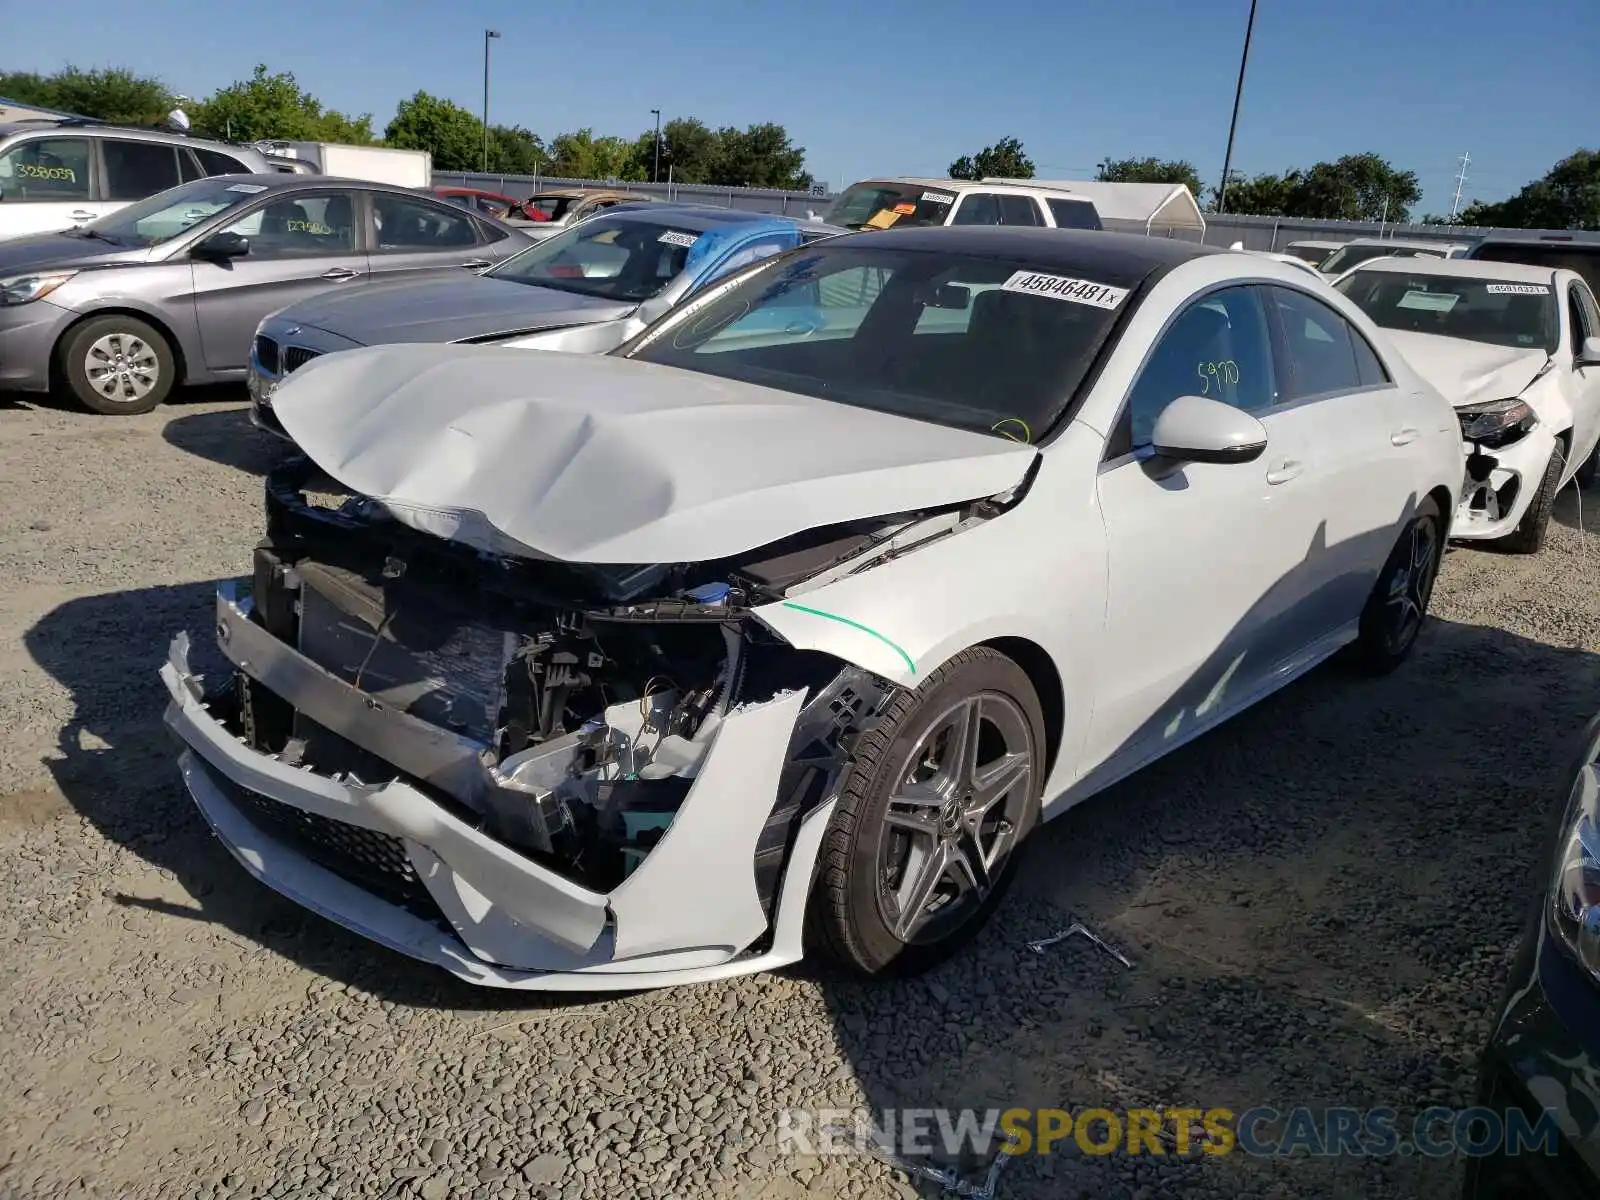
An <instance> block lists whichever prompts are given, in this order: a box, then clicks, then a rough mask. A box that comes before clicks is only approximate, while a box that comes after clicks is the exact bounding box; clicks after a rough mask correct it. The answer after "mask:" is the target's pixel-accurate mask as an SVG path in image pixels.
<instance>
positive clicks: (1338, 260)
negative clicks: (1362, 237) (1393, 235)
mask: <svg viewBox="0 0 1600 1200" xmlns="http://www.w3.org/2000/svg"><path fill="white" fill-rule="evenodd" d="M1444 256H1445V250H1444V249H1443V248H1442V247H1441V248H1440V249H1438V250H1432V249H1429V250H1424V249H1422V248H1421V247H1420V246H1393V245H1389V246H1383V245H1370V244H1369V245H1366V246H1356V245H1350V246H1341V247H1340V248H1339V249H1337V250H1335V251H1334V252H1333V253H1332V254H1330V255H1328V257H1327V258H1325V259H1323V260H1322V261H1321V262H1320V263H1319V264H1317V270H1319V271H1321V272H1322V273H1323V274H1324V275H1337V274H1338V273H1339V272H1340V271H1348V270H1349V269H1350V268H1351V267H1353V266H1355V265H1357V264H1358V263H1364V262H1368V261H1370V260H1371V259H1374V258H1443V257H1444Z"/></svg>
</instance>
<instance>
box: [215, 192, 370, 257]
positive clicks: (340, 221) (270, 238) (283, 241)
mask: <svg viewBox="0 0 1600 1200" xmlns="http://www.w3.org/2000/svg"><path fill="white" fill-rule="evenodd" d="M225 232H228V233H242V234H243V235H244V236H245V237H247V238H249V239H250V257H251V258H258V257H259V258H302V257H311V256H316V255H328V254H354V253H355V250H356V222H355V197H354V196H352V195H351V194H350V193H348V192H332V193H313V194H310V195H307V194H305V193H299V194H296V195H294V196H291V197H289V198H287V199H283V200H274V201H272V202H271V203H270V204H267V205H264V206H263V207H261V208H258V209H256V210H254V211H253V212H249V213H246V214H245V215H244V216H242V217H240V218H239V219H238V220H237V221H235V222H234V223H233V224H232V225H229V226H228V228H227V230H226V231H225Z"/></svg>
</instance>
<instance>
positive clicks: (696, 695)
mask: <svg viewBox="0 0 1600 1200" xmlns="http://www.w3.org/2000/svg"><path fill="white" fill-rule="evenodd" d="M998 511H1001V509H1000V508H999V507H996V506H994V505H993V504H990V503H988V502H978V503H976V504H967V505H963V506H952V507H950V508H949V509H947V510H943V511H939V512H931V513H912V514H902V515H898V516H894V517H888V518H878V519H873V520H867V521H861V522H855V523H852V524H851V525H849V526H844V527H841V526H835V527H832V528H829V529H824V530H816V531H812V532H810V533H807V534H805V535H802V536H800V537H795V538H790V539H786V540H785V541H784V542H783V543H781V544H778V545H775V546H768V547H764V548H762V549H760V550H757V551H754V552H752V553H751V554H749V555H746V556H743V557H741V559H740V560H739V561H736V562H729V561H724V562H715V563H681V564H650V565H642V566H637V567H633V566H611V565H604V566H598V565H583V564H571V563H565V562H559V561H555V560H536V559H529V558H522V557H509V556H496V555H492V554H489V553H486V552H483V551H480V550H476V549H473V548H470V547H467V546H465V545H462V544H459V543H455V542H451V541H447V540H444V539H442V538H439V537H435V536H433V535H430V534H426V533H421V532H418V531H417V530H415V529H412V528H410V527H408V526H406V525H404V524H401V523H400V522H398V521H395V520H393V519H392V518H390V517H389V516H388V514H387V513H386V512H384V510H383V509H382V506H381V505H379V504H377V503H375V502H374V501H372V500H371V499H369V498H366V497H363V496H360V495H354V494H350V493H349V492H347V491H345V490H344V489H342V488H341V487H340V485H338V484H336V483H334V482H333V481H332V480H330V479H328V478H327V477H326V476H325V475H323V474H322V472H321V471H320V470H319V469H318V468H316V467H315V466H314V465H313V464H312V463H311V462H310V461H309V460H307V459H294V460H291V461H289V462H287V463H285V464H283V465H282V466H281V467H279V468H278V469H277V470H276V471H274V473H273V474H272V475H271V476H270V477H269V480H268V486H267V536H266V537H265V539H264V540H263V541H262V542H261V544H260V545H259V546H258V547H257V549H256V551H255V563H254V577H253V581H252V588H251V604H250V607H249V618H248V619H249V621H250V622H251V623H253V624H255V625H258V626H260V627H262V628H263V629H264V630H265V631H266V633H268V634H270V635H271V636H272V638H273V639H276V642H277V643H281V644H283V645H286V646H289V647H292V648H294V649H295V650H297V651H298V652H299V655H300V656H303V658H304V659H308V660H310V661H311V662H312V663H314V664H316V666H317V667H320V668H321V670H322V671H325V672H327V673H328V674H330V675H332V676H334V677H335V678H336V679H337V680H339V681H342V684H343V685H349V686H348V688H341V689H340V695H341V698H340V699H339V701H338V703H334V702H332V701H330V700H328V699H327V697H326V696H323V697H321V699H322V700H323V703H321V705H320V707H319V705H318V704H317V703H312V702H310V692H311V691H314V690H315V689H309V690H308V689H307V688H306V687H305V686H301V685H298V684H297V685H294V686H284V687H283V688H281V689H277V690H275V687H276V680H277V678H278V677H277V676H275V675H274V674H273V673H272V671H271V670H270V668H267V669H264V668H263V667H262V665H261V662H260V660H261V658H262V655H261V654H260V653H259V652H258V653H257V654H256V656H255V657H256V662H255V663H253V664H242V665H250V666H251V669H250V670H249V671H246V670H240V671H238V672H237V673H236V675H235V677H234V680H233V681H232V685H231V693H230V695H228V696H226V697H223V700H224V701H225V707H227V708H228V710H229V712H230V714H231V718H232V719H231V722H230V723H231V724H234V725H236V727H237V729H238V730H239V733H240V736H241V737H242V738H243V739H244V740H245V741H246V743H247V744H249V745H250V746H251V747H252V748H253V749H256V750H259V751H261V752H263V753H267V754H271V755H273V756H275V757H276V758H278V759H279V760H280V761H283V762H285V763H287V764H289V765H292V766H296V767H302V768H305V769H310V770H314V771H316V772H317V773H319V774H323V775H328V776H330V777H333V778H336V779H340V780H343V781H347V782H352V783H363V784H377V783H383V782H387V781H390V780H392V779H395V778H397V777H403V778H406V779H408V780H409V781H411V782H413V783H416V784H420V785H423V786H426V787H427V788H428V789H429V791H430V793H431V794H432V795H434V796H435V798H436V799H438V800H439V801H440V802H441V803H444V804H447V805H449V806H450V807H451V808H452V810H453V811H455V812H456V813H457V815H458V816H460V817H462V819H464V820H468V821H471V822H472V823H473V824H474V825H475V826H477V827H479V828H481V829H482V830H484V831H485V832H487V833H488V834H490V835H491V836H493V837H495V838H496V839H498V840H500V841H502V842H503V843H505V844H506V845H508V846H510V847H513V848H514V849H516V850H517V851H518V852H520V853H523V854H526V855H528V856H529V857H531V858H533V859H535V860H536V861H539V862H541V863H543V864H544V865H546V866H548V867H551V868H553V869H555V870H557V871H559V872H560V873H562V874H563V875H565V876H567V877H568V878H571V879H573V880H574V881H575V882H577V883H580V884H582V885H583V886H585V887H590V888H594V889H597V890H603V889H608V888H611V887H614V886H616V885H617V884H618V883H620V882H621V881H622V880H623V879H625V878H626V877H627V876H628V875H629V874H630V873H631V872H632V871H633V870H634V869H635V868H636V867H637V866H638V864H639V863H640V862H642V861H643V859H644V857H645V855H647V854H648V853H649V851H650V849H651V847H653V846H654V845H655V844H656V843H657V842H658V841H659V840H660V839H661V838H662V837H663V836H664V835H665V833H666V831H667V829H668V828H669V827H670V825H671V823H672V820H673V816H674V814H675V813H676V812H677V810H678V808H679V806H680V805H681V804H682V803H683V801H684V798H685V796H686V795H687V794H688V791H689V788H690V786H691V783H692V781H693V780H694V778H695V776H696V773H697V771H698V769H699V766H700V763H701V762H702V760H703V759H704V758H705V756H706V754H707V752H708V750H709V748H710V745H711V742H712V740H713V739H714V736H715V733H716V731H717V728H718V726H719V724H720V723H721V722H722V720H723V719H724V718H725V717H726V716H727V715H728V714H729V713H730V712H732V711H735V710H736V709H738V708H739V707H740V706H742V705H749V704H761V703H764V702H767V701H770V700H771V699H773V698H774V697H775V696H777V695H780V694H782V693H784V692H792V691H798V690H801V689H805V690H806V691H807V703H806V705H805V707H804V708H803V710H802V712H801V717H800V720H799V721H798V722H797V725H796V729H795V733H794V739H793V744H791V746H790V753H789V760H788V764H787V766H786V768H785V776H784V779H783V781H782V786H781V787H780V789H779V794H778V796H777V798H776V802H775V803H774V804H773V806H772V812H771V814H770V816H769V819H768V823H767V826H766V829H765V830H764V832H763V835H762V837H761V839H760V841H759V843H758V845H757V847H756V859H757V862H756V869H757V877H758V887H759V888H760V890H761V892H762V894H763V900H764V901H765V900H766V899H768V898H769V897H770V894H771V889H772V887H773V886H774V883H775V880H776V876H777V874H778V872H779V871H780V870H781V866H782V861H783V857H784V853H785V850H786V842H787V839H788V838H789V836H790V834H791V832H792V830H793V828H794V827H795V824H796V820H797V818H799V817H800V816H803V815H804V813H805V812H807V811H809V809H810V808H811V807H813V806H814V805H815V804H816V803H818V802H820V801H821V800H822V799H823V798H824V797H825V796H826V794H827V793H828V792H829V790H831V788H832V786H833V785H834V784H835V783H836V782H837V776H838V774H839V772H840V771H841V770H842V766H843V763H844V761H845V759H846V757H847V755H848V747H849V744H850V742H851V740H852V739H853V738H854V737H855V736H857V735H858V734H859V733H860V731H861V730H863V729H865V728H869V727H870V725H871V723H872V721H873V718H874V715H875V714H876V712H877V711H878V710H879V709H881V707H882V706H883V705H884V704H885V703H886V701H887V700H888V698H889V696H890V695H891V694H892V693H893V690H894V689H893V686H892V685H890V684H888V683H886V682H884V681H882V680H880V679H878V678H877V677H876V676H873V675H871V674H869V673H868V672H866V671H863V670H861V669H859V668H856V667H854V666H852V665H849V664H846V663H844V662H842V661H841V660H838V659H835V658H833V657H831V656H829V655H825V654H821V653H817V652H814V651H801V650H796V649H794V648H793V647H791V646H789V645H788V644H787V643H786V642H784V641H783V640H782V639H780V638H779V637H778V636H777V635H776V634H774V633H772V632H771V631H770V630H769V629H768V628H767V627H766V626H765V625H764V624H762V622H760V621H759V620H757V619H755V618H754V617H753V616H751V615H750V611H749V610H750V609H751V608H752V607H754V606H757V605H761V604H766V603H771V602H772V601H774V600H778V599H782V598H783V597H784V596H785V595H786V594H793V593H791V592H790V591H789V589H791V588H792V587H794V586H795V585H796V584H806V585H813V586H814V585H815V581H818V580H828V579H832V578H836V577H838V576H840V575H843V574H847V573H850V572H852V571H855V570H863V569H868V568H869V567H870V566H872V565H874V564H876V563H879V562H883V561H888V560H889V559H891V558H893V557H894V556H896V555H897V554H899V553H903V552H905V551H906V550H908V549H910V548H914V547H916V546H918V545H921V544H924V543H925V542H926V541H927V540H929V539H930V538H939V537H944V536H948V535H949V534H951V533H953V532H955V531H957V530H959V529H961V528H963V527H965V526H966V525H967V524H969V523H971V522H974V521H981V520H985V519H987V518H988V517H989V516H992V515H994V514H995V513H996V512H998ZM241 632H242V631H241ZM227 636H228V635H227V630H226V629H225V628H219V637H220V638H222V639H223V641H224V643H226V642H227ZM257 636H259V635H257ZM236 640H237V639H236ZM235 661H236V663H239V662H241V660H240V659H239V658H238V657H235ZM334 686H335V687H339V685H334ZM280 691H281V692H283V693H285V694H279V692H280ZM286 695H288V696H293V697H295V701H294V702H293V703H291V700H290V699H287V698H286ZM358 708H359V709H364V710H365V711H361V712H357V711H355V710H356V709H358ZM319 718H320V719H319ZM379 718H382V719H381V720H380V719H379ZM753 800H754V801H755V802H757V803H761V804H763V805H766V804H768V803H769V802H768V801H767V800H766V799H765V798H759V799H758V798H753Z"/></svg>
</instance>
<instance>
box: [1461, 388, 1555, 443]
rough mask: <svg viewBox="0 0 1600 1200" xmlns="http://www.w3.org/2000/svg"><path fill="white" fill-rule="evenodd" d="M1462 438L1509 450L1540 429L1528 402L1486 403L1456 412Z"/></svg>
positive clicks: (1472, 405) (1503, 401)
mask: <svg viewBox="0 0 1600 1200" xmlns="http://www.w3.org/2000/svg"><path fill="white" fill-rule="evenodd" d="M1456 417H1457V419H1458V420H1459V421H1460V422H1461V436H1462V437H1463V438H1465V439H1466V440H1467V441H1469V442H1481V443H1483V444H1484V445H1486V446H1509V445H1510V444H1511V443H1513V442H1516V441H1519V440H1520V439H1521V438H1522V437H1524V436H1525V435H1526V434H1527V432H1528V431H1529V430H1530V429H1532V428H1533V427H1534V426H1535V425H1537V424H1538V423H1539V422H1538V418H1537V417H1535V416H1534V415H1533V409H1531V408H1529V407H1528V404H1527V402H1526V401H1524V400H1517V399H1508V400H1486V401H1483V402H1482V403H1480V404H1464V405H1462V406H1461V407H1460V408H1458V409H1456Z"/></svg>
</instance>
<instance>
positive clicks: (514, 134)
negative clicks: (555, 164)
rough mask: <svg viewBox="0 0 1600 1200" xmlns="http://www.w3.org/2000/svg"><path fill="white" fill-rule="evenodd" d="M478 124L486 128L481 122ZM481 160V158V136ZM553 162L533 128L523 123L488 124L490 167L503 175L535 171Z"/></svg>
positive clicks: (480, 156)
mask: <svg viewBox="0 0 1600 1200" xmlns="http://www.w3.org/2000/svg"><path fill="white" fill-rule="evenodd" d="M478 128H479V129H480V130H481V129H482V128H483V125H482V123H481V122H480V123H479V125H478ZM482 136H483V135H482V134H481V133H480V134H479V138H480V148H479V161H480V162H481V161H482V148H481V138H482ZM549 162H550V155H549V152H548V151H546V150H545V148H544V142H543V141H542V140H541V139H540V138H539V135H538V134H536V133H534V132H533V131H532V130H531V129H525V128H523V127H522V126H521V125H491V126H489V170H491V171H494V172H495V173H496V174H500V175H535V174H538V173H540V172H542V171H544V170H545V169H546V168H547V167H548V165H549Z"/></svg>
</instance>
